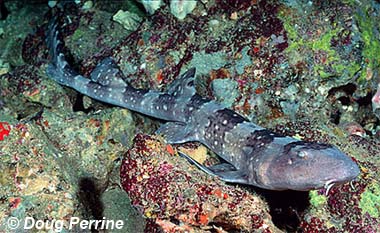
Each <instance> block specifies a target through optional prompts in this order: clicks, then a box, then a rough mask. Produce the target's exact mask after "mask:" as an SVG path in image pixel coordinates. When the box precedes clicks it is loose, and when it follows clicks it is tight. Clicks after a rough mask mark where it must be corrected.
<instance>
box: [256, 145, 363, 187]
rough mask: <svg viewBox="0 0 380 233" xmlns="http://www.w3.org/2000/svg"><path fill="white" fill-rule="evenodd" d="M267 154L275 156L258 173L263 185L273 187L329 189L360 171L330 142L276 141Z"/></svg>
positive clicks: (353, 176) (352, 177)
mask: <svg viewBox="0 0 380 233" xmlns="http://www.w3.org/2000/svg"><path fill="white" fill-rule="evenodd" d="M276 147H277V148H276ZM265 153H269V154H271V155H272V156H266V157H267V158H268V159H267V160H266V161H265V162H264V164H265V166H263V168H261V169H260V172H259V173H258V174H257V175H258V178H259V180H260V182H261V186H263V187H266V188H268V187H269V188H270V189H273V190H285V189H291V190H300V191H306V190H312V189H319V188H323V187H325V188H327V190H329V189H330V188H331V187H332V186H333V185H336V184H342V183H346V182H349V181H351V180H353V179H354V178H356V177H357V176H358V175H359V174H360V169H359V167H358V166H357V164H356V163H355V162H354V161H353V160H352V159H351V158H350V157H348V156H347V155H346V154H344V153H343V152H341V151H340V150H339V149H337V148H336V147H334V146H332V145H328V144H322V143H316V142H304V141H295V142H291V143H288V144H286V145H284V146H282V145H279V144H277V146H276V144H274V146H273V147H272V148H271V147H269V148H267V150H266V152H265ZM273 153H276V154H277V155H275V154H273ZM270 157H271V158H270Z"/></svg>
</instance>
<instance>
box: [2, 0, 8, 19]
mask: <svg viewBox="0 0 380 233" xmlns="http://www.w3.org/2000/svg"><path fill="white" fill-rule="evenodd" d="M8 15H9V11H8V9H7V8H6V6H5V1H2V0H0V20H5V19H6V18H7V17H8Z"/></svg>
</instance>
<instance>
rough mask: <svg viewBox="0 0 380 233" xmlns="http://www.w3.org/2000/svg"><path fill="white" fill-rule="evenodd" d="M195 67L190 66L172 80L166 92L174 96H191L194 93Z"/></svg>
mask: <svg viewBox="0 0 380 233" xmlns="http://www.w3.org/2000/svg"><path fill="white" fill-rule="evenodd" d="M194 80H195V68H194V67H193V68H191V69H189V70H188V71H186V72H185V73H183V74H181V76H180V77H179V78H177V79H176V80H174V81H173V82H172V83H171V84H170V86H169V89H168V94H170V95H173V96H175V97H191V96H193V95H194V94H195V92H196V91H195V87H194Z"/></svg>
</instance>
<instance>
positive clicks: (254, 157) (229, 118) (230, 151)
mask: <svg viewBox="0 0 380 233" xmlns="http://www.w3.org/2000/svg"><path fill="white" fill-rule="evenodd" d="M46 44H47V47H48V49H49V53H50V57H51V59H50V62H49V64H48V66H47V69H46V74H47V76H48V77H49V78H50V79H52V80H54V81H56V82H58V83H59V84H61V85H64V86H67V87H70V88H73V89H75V90H76V91H78V92H80V93H82V94H84V95H87V96H89V97H91V98H93V99H95V100H98V101H101V102H105V103H108V104H112V105H115V106H119V107H122V108H127V109H129V110H131V111H135V112H138V113H142V114H145V115H147V116H150V117H153V118H157V119H161V120H163V121H165V122H166V123H164V124H162V125H161V126H160V128H159V129H158V130H157V132H156V133H157V134H161V135H163V136H164V138H165V139H166V141H167V143H170V144H181V143H185V142H194V141H195V142H200V143H202V144H203V145H205V146H206V147H208V148H209V149H210V150H211V151H213V152H214V153H215V154H217V155H218V156H219V157H220V158H221V161H222V162H220V163H219V164H216V165H213V166H205V165H203V164H200V163H198V162H197V161H195V160H194V159H192V158H191V157H189V156H188V155H186V154H183V153H181V155H182V156H183V157H185V158H186V159H187V160H188V161H190V162H191V163H192V164H195V165H196V166H197V167H198V168H199V169H201V170H202V171H204V172H206V173H207V174H210V175H213V176H216V177H219V178H220V179H221V180H223V181H225V182H229V183H238V184H245V185H252V186H256V187H259V188H263V189H269V190H300V191H307V190H313V189H320V188H326V189H327V190H329V189H330V188H331V187H332V186H333V185H336V184H343V183H346V182H349V181H351V180H353V179H355V178H356V177H357V176H358V175H359V174H360V169H359V167H358V165H357V164H356V163H355V162H354V161H353V160H352V159H351V158H350V157H349V156H347V155H346V154H345V153H343V152H342V151H340V150H339V149H338V148H337V147H335V146H333V145H330V144H325V143H318V142H307V141H302V140H299V139H296V138H293V137H289V136H284V135H280V134H277V133H274V132H272V131H270V130H268V129H266V128H263V127H261V126H259V125H256V124H255V123H253V122H251V121H249V120H248V119H247V118H246V117H244V116H243V115H241V114H239V113H237V112H235V111H233V110H231V109H229V108H226V107H224V106H223V105H221V104H220V103H218V102H216V101H214V100H211V99H207V98H204V97H202V96H201V95H199V94H197V92H196V89H195V77H196V69H195V68H190V69H189V70H187V71H186V72H184V73H183V74H181V75H179V77H178V78H177V79H175V80H174V81H173V82H172V83H171V85H170V86H169V87H168V88H167V90H166V91H165V92H160V91H157V90H148V89H138V88H134V87H133V86H131V85H130V84H129V83H127V82H126V81H125V78H124V76H123V73H122V72H121V71H120V69H119V68H118V66H117V64H116V62H115V61H114V60H113V59H112V58H111V57H107V58H104V59H103V60H102V61H101V62H100V63H99V64H98V65H97V66H96V67H95V68H94V69H93V71H92V72H91V74H90V76H89V77H84V76H82V75H81V74H79V73H78V72H76V71H75V70H74V69H73V68H72V66H70V64H69V63H68V62H67V60H66V59H65V55H64V54H63V50H62V48H63V42H62V41H61V40H60V38H59V30H58V26H57V23H55V21H54V22H53V23H49V26H48V29H47V32H46Z"/></svg>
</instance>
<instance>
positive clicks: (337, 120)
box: [330, 110, 342, 125]
mask: <svg viewBox="0 0 380 233" xmlns="http://www.w3.org/2000/svg"><path fill="white" fill-rule="evenodd" d="M341 115H342V113H341V112H340V111H339V110H336V111H334V112H332V113H331V114H330V121H331V122H332V123H334V124H335V125H339V123H340V116H341Z"/></svg>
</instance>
